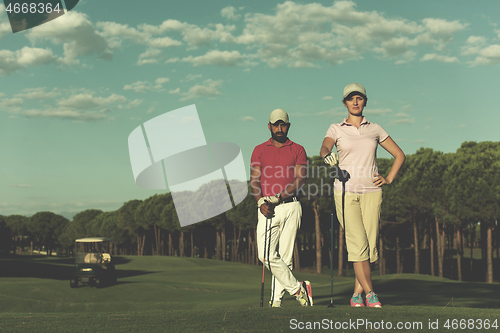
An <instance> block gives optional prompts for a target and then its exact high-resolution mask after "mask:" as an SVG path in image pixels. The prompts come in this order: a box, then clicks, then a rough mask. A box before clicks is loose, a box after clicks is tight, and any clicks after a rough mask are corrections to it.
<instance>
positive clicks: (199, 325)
mask: <svg viewBox="0 0 500 333" xmlns="http://www.w3.org/2000/svg"><path fill="white" fill-rule="evenodd" d="M117 259H118V262H119V264H118V265H117V270H118V272H119V278H118V284H117V285H114V286H111V287H107V288H102V289H96V288H92V287H88V286H82V287H79V288H77V289H71V288H70V286H69V275H70V274H71V271H72V267H71V260H70V259H66V258H46V257H14V258H10V259H2V260H1V261H0V332H110V331H111V332H221V331H228V332H257V331H262V332H282V331H291V330H294V331H297V330H301V329H302V328H303V331H313V330H314V328H316V329H330V330H333V331H339V332H340V331H346V332H347V331H352V332H354V331H356V332H372V331H398V332H400V331H401V332H417V331H418V332H422V331H423V332H425V331H433V332H436V331H439V332H441V331H454V329H453V328H457V329H460V326H462V328H465V330H467V331H470V332H473V331H481V332H482V331H498V330H499V328H498V325H500V323H499V321H500V310H499V309H498V308H499V306H500V303H499V302H498V295H499V294H500V285H499V284H486V283H461V282H456V281H452V280H447V279H440V278H436V277H431V276H425V275H413V274H398V275H386V276H384V277H379V276H376V275H375V276H374V279H373V280H374V286H375V289H376V291H377V293H378V294H379V297H380V300H381V302H382V304H383V305H384V307H383V308H382V309H367V308H357V309H353V308H351V307H349V306H348V302H349V298H350V295H351V293H352V285H353V278H352V277H342V278H339V277H334V293H335V295H334V302H335V305H336V306H335V308H327V305H328V304H329V302H330V275H329V272H327V273H328V274H325V275H316V274H307V273H297V274H296V275H297V277H298V278H299V279H301V280H305V279H307V280H309V281H311V283H312V286H313V296H314V307H311V308H302V307H300V306H299V304H298V303H297V302H296V301H295V300H294V299H293V298H292V297H291V296H288V297H287V296H285V297H286V299H285V300H284V302H283V307H282V308H278V309H270V308H268V307H264V308H260V307H259V300H260V284H261V281H260V280H261V274H262V268H261V267H258V266H250V265H245V264H237V263H229V262H220V261H215V260H206V259H193V258H177V257H133V256H130V257H120V258H117ZM266 282H267V283H266V297H265V302H266V304H267V301H268V300H269V296H268V294H269V289H270V287H269V286H270V283H269V282H270V275H269V274H268V272H266ZM448 319H449V321H448V325H449V328H447V327H445V324H446V321H447V320H448ZM454 319H455V321H453V320H454ZM436 321H437V322H436ZM398 323H399V324H398ZM495 323H496V325H497V327H494V326H493V325H495ZM488 324H489V325H490V326H489V329H485V327H487V326H488ZM398 325H399V326H400V327H401V329H398V328H399V327H398ZM429 325H431V327H430V328H429ZM436 325H437V327H436ZM434 327H436V328H437V329H433V328H434ZM480 327H481V329H479V328H480ZM294 328H295V329H294ZM388 328H391V329H388ZM471 328H473V329H471ZM455 330H456V329H455Z"/></svg>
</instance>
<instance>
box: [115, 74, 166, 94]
mask: <svg viewBox="0 0 500 333" xmlns="http://www.w3.org/2000/svg"><path fill="white" fill-rule="evenodd" d="M169 81H170V79H169V78H166V77H160V78H158V79H156V80H155V84H152V83H150V82H149V81H137V82H134V83H132V84H126V85H125V86H124V87H123V90H133V91H135V92H136V93H145V92H147V91H164V90H165V89H163V84H164V83H167V82H169Z"/></svg>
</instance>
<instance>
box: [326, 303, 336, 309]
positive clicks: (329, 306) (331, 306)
mask: <svg viewBox="0 0 500 333" xmlns="http://www.w3.org/2000/svg"><path fill="white" fill-rule="evenodd" d="M327 307H328V308H334V307H335V305H333V303H330V304H328V306H327Z"/></svg>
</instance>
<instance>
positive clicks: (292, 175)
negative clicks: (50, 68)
mask: <svg viewBox="0 0 500 333" xmlns="http://www.w3.org/2000/svg"><path fill="white" fill-rule="evenodd" d="M268 128H269V130H270V131H271V138H270V139H269V140H268V141H266V142H264V143H262V144H260V145H258V146H257V147H255V149H254V151H253V153H252V158H251V164H250V170H251V171H250V186H251V187H252V195H253V197H254V198H255V200H256V201H257V206H258V213H257V214H258V223H257V249H258V253H259V260H260V261H262V262H263V263H264V264H265V265H266V267H267V268H268V269H269V270H270V271H271V273H272V275H273V277H272V286H271V301H270V302H269V304H270V306H271V307H280V306H281V299H282V297H283V295H284V294H285V291H287V292H288V293H289V294H290V295H292V296H295V298H296V299H297V301H299V303H300V305H302V306H312V305H313V301H312V289H311V284H310V283H309V281H304V282H300V281H298V280H297V279H296V278H295V277H294V276H293V273H292V267H293V262H292V260H293V248H294V244H295V236H296V234H297V230H298V229H299V227H300V220H301V217H302V207H301V206H300V202H299V201H298V200H297V193H298V190H299V189H300V188H301V187H302V186H303V185H304V183H305V181H306V174H307V157H306V151H305V150H304V147H302V146H301V145H298V144H296V143H295V142H292V141H290V140H289V139H288V130H289V129H290V122H289V121H288V114H287V113H286V112H285V111H284V110H282V109H276V110H274V111H273V112H271V115H270V116H269V124H268ZM268 219H269V221H270V222H267V221H268ZM266 225H267V229H266ZM264 243H265V244H264ZM264 249H265V252H266V253H264Z"/></svg>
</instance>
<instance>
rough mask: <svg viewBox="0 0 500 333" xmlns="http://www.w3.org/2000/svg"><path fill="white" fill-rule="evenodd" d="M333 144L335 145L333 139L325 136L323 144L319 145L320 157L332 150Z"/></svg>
mask: <svg viewBox="0 0 500 333" xmlns="http://www.w3.org/2000/svg"><path fill="white" fill-rule="evenodd" d="M333 146H335V141H334V140H333V139H332V138H330V137H326V138H325V139H324V140H323V144H322V145H321V149H320V151H319V155H320V156H321V158H325V156H326V155H328V153H329V152H331V151H332V149H333Z"/></svg>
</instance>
